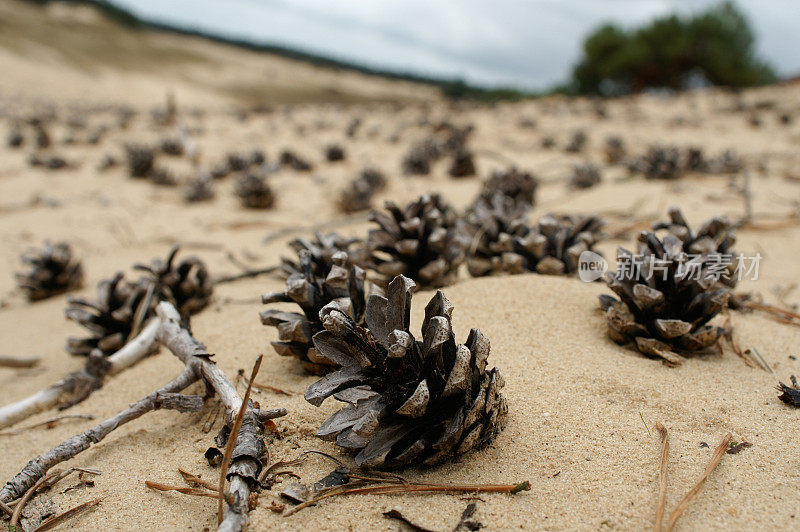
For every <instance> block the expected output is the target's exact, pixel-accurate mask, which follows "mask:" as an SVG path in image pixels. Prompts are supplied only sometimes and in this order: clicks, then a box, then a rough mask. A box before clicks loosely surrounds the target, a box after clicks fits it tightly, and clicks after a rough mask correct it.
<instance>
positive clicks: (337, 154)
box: [325, 144, 344, 163]
mask: <svg viewBox="0 0 800 532" xmlns="http://www.w3.org/2000/svg"><path fill="white" fill-rule="evenodd" d="M325 159H327V160H328V162H332V163H333V162H336V161H343V160H344V148H342V147H341V146H339V145H338V144H332V145H330V146H328V147H327V148H325Z"/></svg>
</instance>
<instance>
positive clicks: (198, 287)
mask: <svg viewBox="0 0 800 532" xmlns="http://www.w3.org/2000/svg"><path fill="white" fill-rule="evenodd" d="M179 249H180V247H179V246H174V247H173V248H172V250H170V253H169V255H167V258H166V260H161V259H153V260H152V261H151V262H150V265H149V266H145V265H143V264H136V265H134V267H133V268H134V269H135V270H141V271H145V272H147V273H149V274H150V275H152V276H153V279H154V280H155V282H156V287H157V294H158V297H159V300H161V301H169V302H170V303H172V304H173V305H175V308H176V309H178V312H179V313H180V314H181V316H183V317H184V318H185V317H187V316H191V315H193V314H197V313H198V312H200V311H201V310H203V309H204V308H206V306H208V304H209V302H210V301H211V295H212V294H213V293H214V285H213V283H212V282H211V277H210V276H209V274H208V269H207V268H206V265H205V263H204V262H203V261H202V260H200V259H199V258H197V257H194V256H192V257H188V258H185V259H183V260H181V261H180V262H178V263H177V264H175V256H176V255H177V254H178V250H179Z"/></svg>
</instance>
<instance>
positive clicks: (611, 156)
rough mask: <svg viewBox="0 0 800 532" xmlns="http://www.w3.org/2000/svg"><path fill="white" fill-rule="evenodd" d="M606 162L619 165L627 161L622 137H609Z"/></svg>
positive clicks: (606, 147)
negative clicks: (624, 160)
mask: <svg viewBox="0 0 800 532" xmlns="http://www.w3.org/2000/svg"><path fill="white" fill-rule="evenodd" d="M605 153H606V162H607V163H608V164H617V163H620V162H622V160H623V159H625V143H624V141H623V140H622V139H621V138H620V137H608V138H607V139H606V146H605Z"/></svg>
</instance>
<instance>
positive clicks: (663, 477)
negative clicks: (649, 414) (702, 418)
mask: <svg viewBox="0 0 800 532" xmlns="http://www.w3.org/2000/svg"><path fill="white" fill-rule="evenodd" d="M656 430H658V432H659V433H660V434H661V460H660V461H659V466H658V481H659V484H658V506H656V532H661V524H662V522H663V521H664V506H665V505H666V502H667V460H668V459H669V434H667V428H666V427H665V426H664V425H662V424H661V423H660V422H659V423H656Z"/></svg>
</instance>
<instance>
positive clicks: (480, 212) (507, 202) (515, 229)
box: [467, 193, 530, 277]
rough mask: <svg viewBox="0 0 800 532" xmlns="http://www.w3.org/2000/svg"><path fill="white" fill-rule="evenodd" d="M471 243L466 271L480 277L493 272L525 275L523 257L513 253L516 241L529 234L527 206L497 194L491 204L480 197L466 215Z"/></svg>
mask: <svg viewBox="0 0 800 532" xmlns="http://www.w3.org/2000/svg"><path fill="white" fill-rule="evenodd" d="M467 224H468V226H469V229H470V234H471V242H470V244H469V247H468V252H467V270H468V271H469V273H470V275H472V276H475V277H480V276H483V275H489V274H491V273H501V272H507V273H522V271H524V268H523V264H522V263H523V258H522V256H521V255H519V254H517V253H515V252H514V240H515V239H517V238H521V237H524V236H525V235H526V234H528V233H529V232H530V228H529V227H528V206H527V205H525V204H520V203H516V202H514V201H513V200H511V198H509V197H508V196H504V195H503V194H500V193H496V194H495V195H494V196H493V197H492V198H491V200H490V201H487V200H485V199H483V198H478V200H477V201H476V202H475V204H474V205H473V206H472V208H471V209H470V211H469V212H468V213H467Z"/></svg>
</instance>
